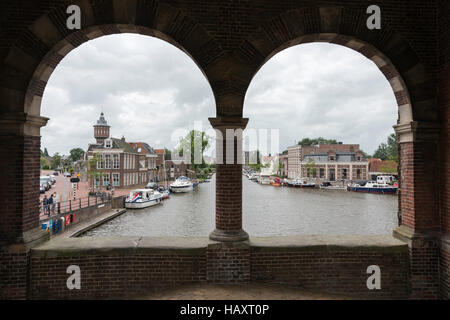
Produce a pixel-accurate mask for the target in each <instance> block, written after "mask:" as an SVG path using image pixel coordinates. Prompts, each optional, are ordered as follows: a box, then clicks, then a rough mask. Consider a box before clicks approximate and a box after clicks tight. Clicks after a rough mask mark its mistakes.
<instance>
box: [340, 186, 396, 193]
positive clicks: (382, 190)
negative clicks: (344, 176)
mask: <svg viewBox="0 0 450 320" xmlns="http://www.w3.org/2000/svg"><path fill="white" fill-rule="evenodd" d="M348 190H349V191H353V192H364V193H378V194H396V193H397V188H370V187H349V188H348Z"/></svg>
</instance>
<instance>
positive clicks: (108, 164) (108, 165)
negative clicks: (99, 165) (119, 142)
mask: <svg viewBox="0 0 450 320" xmlns="http://www.w3.org/2000/svg"><path fill="white" fill-rule="evenodd" d="M105 169H111V155H110V154H105Z"/></svg>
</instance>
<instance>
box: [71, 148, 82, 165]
mask: <svg viewBox="0 0 450 320" xmlns="http://www.w3.org/2000/svg"><path fill="white" fill-rule="evenodd" d="M83 156H84V150H83V149H81V148H74V149H72V150H70V159H71V160H72V162H75V161H78V160H80V159H81V158H82V157H83Z"/></svg>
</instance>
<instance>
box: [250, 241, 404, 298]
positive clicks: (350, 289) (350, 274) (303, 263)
mask: <svg viewBox="0 0 450 320" xmlns="http://www.w3.org/2000/svg"><path fill="white" fill-rule="evenodd" d="M407 255H408V253H407V252H396V253H389V254H387V253H379V252H365V251H360V252H355V251H346V250H345V249H342V250H336V251H325V252H324V251H323V250H314V249H308V250H296V249H287V250H283V251H282V250H279V249H274V250H272V251H270V252H267V251H259V250H258V249H257V248H256V249H255V248H252V252H251V279H252V282H272V283H280V284H286V285H291V286H299V287H301V288H302V289H306V290H317V289H318V288H320V290H323V291H326V292H330V293H339V294H349V295H354V296H355V297H359V298H363V297H370V298H374V299H381V298H386V299H405V298H408V297H409V288H408V283H409V281H408V280H409V279H408V260H407ZM370 265H378V266H379V267H380V269H381V290H368V289H367V285H366V281H367V278H368V277H369V275H368V274H367V273H366V271H367V267H368V266H370Z"/></svg>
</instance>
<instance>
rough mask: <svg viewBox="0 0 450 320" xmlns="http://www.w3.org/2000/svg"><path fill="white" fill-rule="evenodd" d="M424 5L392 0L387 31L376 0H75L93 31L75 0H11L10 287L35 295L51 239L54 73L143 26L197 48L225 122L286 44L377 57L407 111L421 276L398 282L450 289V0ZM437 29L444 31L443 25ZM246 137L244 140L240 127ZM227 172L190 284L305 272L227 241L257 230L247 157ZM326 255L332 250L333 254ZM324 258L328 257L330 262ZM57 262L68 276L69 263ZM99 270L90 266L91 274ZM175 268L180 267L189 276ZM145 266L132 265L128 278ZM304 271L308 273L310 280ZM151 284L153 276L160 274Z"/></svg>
mask: <svg viewBox="0 0 450 320" xmlns="http://www.w3.org/2000/svg"><path fill="white" fill-rule="evenodd" d="M413 2H414V4H413V5H411V6H405V5H404V3H402V2H399V1H396V0H386V1H383V4H382V12H383V13H382V16H383V17H384V18H383V22H382V29H381V30H374V31H370V30H368V29H367V28H366V27H365V19H366V17H367V16H366V14H365V10H366V7H367V1H365V0H355V1H352V5H349V4H347V2H345V3H346V4H343V5H342V6H341V7H336V6H334V5H335V3H336V1H332V0H324V1H321V4H323V5H324V6H326V7H322V8H318V7H311V3H312V2H310V1H298V2H292V1H280V2H273V1H269V0H261V1H258V2H251V1H250V2H239V3H233V4H229V3H227V2H223V1H209V2H207V3H205V2H195V1H161V2H159V1H157V0H134V1H121V0H79V1H75V2H73V3H70V4H78V5H80V7H81V9H82V13H83V15H85V16H84V18H83V19H82V31H81V32H78V31H75V32H73V31H69V30H67V29H66V28H65V19H66V18H67V14H66V12H65V9H66V5H67V4H68V3H69V1H56V0H55V1H53V0H48V1H29V2H16V1H4V3H5V10H4V11H3V7H2V13H4V16H3V19H0V20H1V21H0V25H1V26H2V29H3V27H4V29H5V30H6V31H5V32H0V75H1V82H0V107H1V110H0V124H1V125H0V150H1V151H2V153H1V155H0V167H1V169H2V170H3V171H2V172H3V173H2V178H3V183H2V184H1V185H0V196H1V197H2V198H3V199H8V200H9V201H8V202H6V203H5V204H4V205H2V206H1V208H0V245H1V247H0V262H1V263H0V296H1V297H7V298H15V297H16V298H17V297H19V298H24V297H26V296H27V294H28V295H31V296H33V293H30V292H31V291H30V290H29V289H28V287H29V286H30V285H31V286H33V285H39V284H40V283H41V282H40V281H41V279H39V278H37V276H36V274H34V273H32V272H31V273H30V270H31V267H30V260H31V254H30V248H32V247H33V246H35V245H36V244H38V243H40V242H41V241H45V240H46V237H44V236H43V235H42V232H40V230H38V228H37V226H38V217H37V215H36V211H37V208H38V203H37V202H36V200H37V197H34V196H31V197H30V196H29V195H30V194H31V195H32V194H33V192H35V190H37V189H38V188H37V187H38V183H37V176H38V175H39V149H40V136H39V134H40V133H39V132H40V127H42V126H43V125H45V123H46V119H45V118H43V117H41V116H40V110H39V109H40V108H39V106H40V97H41V96H42V92H43V91H44V88H45V84H46V81H47V80H48V78H49V76H50V73H51V72H52V70H53V69H54V68H55V66H56V65H57V64H58V62H59V61H60V60H61V58H62V57H63V56H64V55H65V54H67V52H68V50H69V51H70V49H72V48H73V47H76V46H78V45H80V44H81V43H83V42H85V41H87V40H89V39H90V37H91V38H95V37H98V36H101V35H106V34H112V33H120V32H136V33H142V34H148V35H151V36H156V37H159V38H161V39H164V40H166V41H168V42H170V43H172V44H174V45H176V46H178V47H179V48H180V49H182V50H183V51H184V52H186V53H187V54H188V55H189V56H190V57H192V59H193V60H194V61H195V62H196V63H197V65H198V66H199V68H200V69H201V70H202V72H203V73H204V74H205V76H206V78H207V80H208V81H209V83H210V85H211V88H212V90H213V93H214V96H215V102H216V112H217V118H214V119H211V120H210V121H211V124H212V125H213V126H214V127H215V128H217V129H218V130H221V131H223V130H226V129H227V128H233V129H235V128H245V125H246V123H247V119H243V118H242V110H243V102H244V97H245V93H246V90H247V88H248V85H249V84H250V81H251V79H252V77H253V76H254V75H255V74H256V72H257V71H258V69H259V68H260V67H261V66H262V65H263V64H264V63H265V62H266V61H267V60H268V59H270V57H272V56H273V55H274V54H275V53H277V52H279V51H280V50H282V49H284V48H287V47H289V46H292V45H295V44H299V43H306V42H313V41H326V42H331V43H336V44H340V45H345V46H348V47H350V48H352V49H354V50H357V51H359V52H360V53H361V54H363V55H365V56H366V57H368V58H370V59H372V61H374V62H375V63H376V64H377V65H378V67H379V68H380V70H381V71H382V72H383V73H384V74H385V76H386V78H387V79H388V81H389V82H390V83H391V86H392V88H393V91H394V92H395V93H396V98H397V101H398V104H399V119H400V121H399V123H398V124H397V126H396V130H397V132H398V133H399V136H400V141H399V142H400V150H399V151H400V158H401V164H400V169H401V176H402V181H401V197H400V199H401V200H400V208H401V226H400V227H399V228H398V229H397V230H396V232H395V234H396V236H397V237H399V238H401V239H402V240H404V241H405V242H407V243H408V246H409V273H410V274H409V275H408V280H405V279H404V278H402V279H399V280H396V282H397V283H401V284H402V286H403V287H404V286H406V285H407V284H408V285H409V286H410V287H411V293H412V294H411V296H412V297H419V298H420V297H437V296H438V295H439V290H441V291H440V292H441V295H442V296H443V297H448V294H449V293H448V292H449V291H448V278H449V277H448V261H449V258H448V257H449V253H448V252H449V249H448V248H449V246H450V242H449V240H448V232H449V229H448V225H449V224H448V210H447V209H448V199H449V197H448V191H445V190H448V188H446V187H447V184H448V183H447V182H448V173H447V172H448V170H447V169H448V161H449V159H450V158H449V156H448V146H447V145H448V143H446V141H445V139H448V112H447V111H446V110H448V92H449V91H448V88H449V86H448V84H449V79H448V76H447V74H448V71H449V55H448V43H449V42H448V36H449V34H450V32H449V29H448V27H447V21H448V17H449V6H448V4H446V3H444V2H442V1H440V2H439V1H438V2H433V3H431V4H428V3H425V2H423V1H420V0H415V1H413ZM4 3H2V5H3V4H4ZM417 20H418V21H417ZM389 25H391V26H392V28H390V27H389ZM419 25H420V27H418V26H419ZM428 25H429V26H428ZM436 30H439V32H440V35H436ZM2 31H3V30H2ZM436 95H438V96H439V100H437V99H436ZM439 110H440V114H439ZM439 115H440V116H441V118H439ZM439 129H440V130H441V132H440V133H439ZM439 136H440V137H441V141H440V140H439ZM442 139H443V140H442ZM235 141H236V145H235V146H236V148H238V147H239V143H241V142H240V141H239V137H236V139H235ZM221 156H223V157H224V158H225V156H226V155H225V154H223V155H221ZM439 161H440V162H439ZM217 170H218V175H217V179H216V184H217V186H218V187H220V188H217V189H216V192H219V193H222V194H221V195H222V196H223V195H224V194H225V193H226V194H227V198H226V197H217V199H219V200H218V201H216V227H217V230H216V231H217V232H216V233H215V234H214V237H213V238H214V239H216V240H220V242H218V243H214V245H212V246H210V245H209V244H207V245H206V248H207V249H206V250H204V248H200V250H197V249H198V244H196V245H195V248H196V258H192V257H191V258H192V261H193V264H192V268H189V270H191V271H192V274H189V275H186V278H183V279H184V280H183V281H192V280H191V278H190V277H192V279H196V280H195V281H206V280H205V279H207V280H208V281H223V282H230V279H231V280H232V281H249V279H251V281H253V280H254V279H255V280H256V281H258V280H259V279H263V281H278V280H281V281H285V282H286V283H291V280H292V279H294V278H291V275H292V274H293V273H295V272H298V271H299V270H300V269H296V268H297V265H296V267H295V268H294V267H292V265H293V264H292V263H291V262H292V261H297V260H295V259H300V260H298V261H301V259H302V256H301V254H298V252H297V253H296V252H294V251H295V250H294V251H289V252H288V253H287V254H285V253H286V252H283V254H282V255H280V256H277V255H278V254H279V251H280V250H281V249H279V247H276V246H275V247H273V248H269V249H270V250H268V248H267V246H266V245H265V244H264V243H263V244H260V246H259V247H258V246H256V247H255V246H253V247H252V246H251V245H249V244H248V243H247V242H246V241H239V242H237V243H225V242H226V241H231V242H233V241H236V240H246V238H247V236H246V234H245V232H243V230H242V228H241V218H242V212H241V211H242V192H241V188H239V187H233V185H237V186H239V185H240V186H241V179H242V176H241V170H240V166H239V165H228V164H226V165H221V166H218V168H217ZM446 170H447V171H446ZM219 175H220V178H219ZM439 182H440V183H439ZM11 195H14V196H13V197H11ZM219 195H220V194H219ZM439 197H442V199H439ZM440 206H441V207H440ZM289 246H290V245H289V244H288V247H289ZM267 250H268V251H269V252H270V253H269V254H266V252H267ZM283 250H290V249H286V247H284V248H283ZM302 250H303V249H302ZM358 250H359V249H358ZM144 251H146V250H144ZM205 252H206V253H205ZM258 252H259V253H260V254H259V253H258ZM378 256H379V257H381V258H382V259H385V260H386V261H387V260H389V261H391V258H392V256H386V255H385V254H384V251H383V252H379V253H378ZM155 257H156V259H158V256H157V255H156V256H152V255H150V256H149V259H154V258H155ZM296 257H297V258H296ZM328 257H330V256H329V255H327V253H326V254H325V256H324V258H328ZM352 257H353V255H352ZM197 258H198V259H197ZM36 259H37V260H38V261H39V259H40V258H39V257H36ZM99 259H100V260H99V261H101V260H102V258H99ZM173 259H174V260H173V262H174V265H179V266H181V265H182V262H183V261H185V260H183V259H178V258H176V257H175V258H173ZM177 259H178V260H177ZM229 259H231V260H229ZM291 259H293V260H291ZM365 259H366V260H364V259H363V260H361V263H360V264H355V266H357V267H358V270H359V268H360V267H361V266H362V263H366V262H368V261H369V260H371V255H370V254H369V255H368V256H366V258H365ZM367 259H368V260H367ZM56 260H58V258H56ZM69 260H70V259H69ZM400 260H402V259H400ZM152 261H153V260H152ZM205 261H207V262H205ZM283 261H284V262H286V264H282V263H281V262H283ZM389 261H387V264H386V265H388V263H389ZM392 261H397V260H395V259H394V260H392ZM402 261H403V260H402ZM127 262H128V261H126V260H124V263H127ZM284 262H283V263H284ZM343 262H346V263H348V261H346V260H344V261H343ZM39 263H41V262H38V265H40V264H39ZM46 263H49V264H52V263H53V260H51V259H50V260H48V261H47V260H46V258H45V257H44V258H43V262H42V266H45V264H46ZM395 263H396V262H394V264H395ZM402 263H403V262H402ZM270 265H276V268H274V269H273V270H276V269H277V268H279V267H280V266H283V267H280V268H281V269H282V271H283V272H281V274H280V275H279V274H278V273H276V272H273V273H271V271H270V270H269V271H268V267H269V266H270ZM52 266H53V265H52ZM289 266H291V267H289ZM315 266H318V267H324V266H323V265H322V264H320V262H318V263H317V264H316V265H315ZM439 266H440V268H441V270H439ZM58 268H59V267H58ZM155 268H158V265H156V267H155ZM283 268H284V269H283ZM298 268H301V266H298ZM325 268H326V266H325ZM181 269H182V268H180V270H181ZM258 269H259V270H260V272H258ZM313 269H314V268H313ZM394 269H395V266H394V268H393V269H392V270H394ZM58 270H59V271H60V272H61V274H65V272H64V270H63V269H58ZM157 270H159V269H157ZM177 270H178V269H177ZM31 271H33V270H31ZM439 271H440V276H439ZM33 272H37V271H36V270H34V271H33ZM96 272H97V271H95V270H94V271H92V273H91V275H92V277H93V279H95V275H96ZM176 272H178V271H176ZM176 272H174V274H172V275H171V276H173V279H177V280H175V281H178V279H179V277H178V274H177V273H176ZM339 272H342V274H343V275H347V276H351V277H354V275H355V274H354V273H352V272H350V271H349V273H346V272H347V270H339ZM339 272H338V273H337V274H336V275H334V274H330V277H329V278H327V283H328V282H330V283H334V284H335V285H336V288H338V289H341V290H343V291H346V292H348V291H351V290H354V289H355V288H359V289H358V290H361V287H358V285H360V280H361V275H359V276H356V277H355V281H357V282H358V284H356V282H355V283H352V284H349V287H348V288H347V287H342V286H341V284H339V280H340V278H339ZM150 273H151V272H150ZM390 274H391V275H392V274H393V273H390ZM133 276H134V273H133V272H130V273H129V277H133ZM278 276H280V277H279V278H277V277H278ZM314 277H319V278H318V279H320V275H318V273H315V272H313V274H312V279H314V280H316V278H314ZM333 277H334V278H333ZM30 278H31V280H29V279H30ZM169 279H172V278H170V276H169ZM186 279H187V280H186ZM274 279H275V280H274ZM33 280H35V282H33ZM47 280H49V281H50V282H52V279H47ZM47 280H46V281H47ZM123 280H124V284H121V285H120V288H126V285H127V284H125V282H126V281H125V280H127V276H125V277H124V278H123ZM294 280H295V281H300V282H299V283H302V282H301V281H302V280H299V279H298V278H295V279H294ZM30 281H31V282H33V283H31V284H30ZM152 281H153V280H151V279H150V280H149V281H148V282H147V284H153V282H152ZM333 281H336V282H333ZM406 281H409V282H408V283H406ZM4 283H6V285H3V287H2V286H1V284H4ZM43 283H44V284H45V281H44V282H43ZM61 283H62V282H61ZM126 283H128V282H126ZM439 284H440V288H439ZM363 289H364V288H363ZM93 292H95V290H94V291H93ZM360 292H365V291H360ZM402 294H403V293H402Z"/></svg>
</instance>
